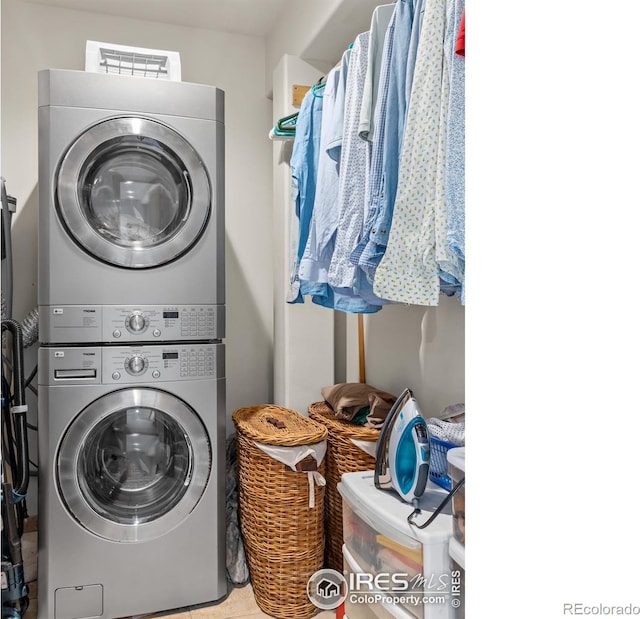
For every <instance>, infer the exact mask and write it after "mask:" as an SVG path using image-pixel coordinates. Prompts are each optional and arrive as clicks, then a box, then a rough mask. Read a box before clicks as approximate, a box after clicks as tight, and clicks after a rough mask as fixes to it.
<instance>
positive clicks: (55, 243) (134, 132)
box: [38, 69, 225, 341]
mask: <svg viewBox="0 0 640 619" xmlns="http://www.w3.org/2000/svg"><path fill="white" fill-rule="evenodd" d="M38 77H39V123H38V124H39V209H40V211H39V268H38V303H39V305H40V307H41V313H44V314H49V313H50V312H52V311H53V310H54V309H60V308H62V309H64V308H66V307H76V306H79V307H84V306H105V307H107V311H112V310H114V311H116V310H118V309H120V308H125V309H131V311H132V312H133V311H136V309H137V305H138V304H142V305H145V306H159V311H164V310H163V308H173V307H177V306H185V305H189V306H198V305H211V306H222V305H224V302H225V299H224V289H225V288H224V93H223V91H221V90H219V89H217V88H215V87H212V86H205V85H201V84H191V83H186V82H172V81H164V80H151V79H148V78H143V77H130V76H122V75H101V74H98V73H90V72H84V71H67V70H57V69H48V70H44V71H40V73H39V76H38ZM128 324H129V326H131V325H138V324H139V321H138V319H134V322H133V323H131V322H129V323H128ZM149 326H150V327H151V325H150V324H149ZM123 327H124V328H125V329H126V328H127V326H126V325H123ZM114 330H115V328H111V331H110V332H111V333H113V331H114ZM130 330H131V331H132V332H133V330H132V329H130ZM152 332H153V329H151V330H150V331H149V332H148V333H149V334H151V333H152ZM222 337H224V334H223V333H216V334H215V335H214V337H213V338H211V339H219V338H222ZM49 339H50V340H51V341H55V340H54V339H51V338H49ZM104 339H107V338H104ZM149 339H153V338H149ZM160 339H164V338H162V337H160ZM44 341H48V340H47V339H45V340H44ZM63 341H66V340H63Z"/></svg>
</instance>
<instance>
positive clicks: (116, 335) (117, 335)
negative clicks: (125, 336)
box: [113, 329, 122, 337]
mask: <svg viewBox="0 0 640 619" xmlns="http://www.w3.org/2000/svg"><path fill="white" fill-rule="evenodd" d="M121 335H122V331H120V329H115V330H114V332H113V337H120V336H121Z"/></svg>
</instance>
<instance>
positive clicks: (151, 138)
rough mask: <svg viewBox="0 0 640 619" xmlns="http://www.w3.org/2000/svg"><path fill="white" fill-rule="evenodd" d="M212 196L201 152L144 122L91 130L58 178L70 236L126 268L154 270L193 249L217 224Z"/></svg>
mask: <svg viewBox="0 0 640 619" xmlns="http://www.w3.org/2000/svg"><path fill="white" fill-rule="evenodd" d="M211 196H212V192H211V187H210V182H209V177H208V175H207V172H206V169H205V166H204V164H203V162H202V161H201V159H200V157H199V156H198V154H197V153H196V151H195V150H194V149H193V147H192V146H191V145H190V144H189V143H188V142H187V141H186V140H185V139H184V138H183V137H182V136H180V135H179V134H178V133H176V132H175V131H174V130H173V129H171V128H169V127H167V126H166V125H163V124H162V123H159V122H157V121H152V120H148V119H142V118H114V119H110V120H107V121H104V122H101V123H99V124H97V125H94V126H93V127H91V128H89V129H88V130H87V131H85V132H84V133H83V134H82V135H81V136H80V137H79V138H78V139H77V140H76V141H75V142H74V143H73V144H72V145H71V147H70V148H69V150H68V151H67V153H66V154H65V156H64V158H63V160H62V162H61V164H60V167H59V170H58V174H57V185H56V201H57V207H58V211H59V213H60V216H61V218H62V221H63V222H64V225H65V227H66V229H67V230H68V232H69V233H70V234H71V236H72V237H73V238H74V240H75V241H76V242H77V243H78V244H79V245H80V246H81V247H82V248H83V249H85V251H87V252H89V253H90V254H91V255H93V256H95V257H96V258H98V259H100V260H103V261H105V262H108V263H110V264H113V265H116V266H120V267H128V268H151V267H154V266H159V265H162V264H165V263H167V262H169V261H171V260H174V259H175V258H177V257H179V256H180V255H181V254H183V253H184V252H186V251H188V250H189V248H190V247H191V246H192V245H193V244H194V243H195V242H196V241H197V240H198V238H199V237H200V235H201V234H202V232H203V230H204V228H205V226H206V223H207V221H208V219H209V215H210V210H211Z"/></svg>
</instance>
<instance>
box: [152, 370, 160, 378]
mask: <svg viewBox="0 0 640 619" xmlns="http://www.w3.org/2000/svg"><path fill="white" fill-rule="evenodd" d="M151 376H153V377H154V378H160V372H159V371H158V370H153V372H151Z"/></svg>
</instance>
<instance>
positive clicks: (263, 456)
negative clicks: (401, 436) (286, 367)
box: [233, 405, 327, 619]
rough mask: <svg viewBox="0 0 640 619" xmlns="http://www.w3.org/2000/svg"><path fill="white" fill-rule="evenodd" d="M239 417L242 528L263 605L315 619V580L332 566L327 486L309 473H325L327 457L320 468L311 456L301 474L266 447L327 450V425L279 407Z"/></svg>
mask: <svg viewBox="0 0 640 619" xmlns="http://www.w3.org/2000/svg"><path fill="white" fill-rule="evenodd" d="M233 422H234V424H235V426H236V431H237V440H238V476H239V484H238V488H239V492H238V494H239V498H240V528H241V532H242V539H243V541H244V546H245V551H246V555H247V563H248V565H249V573H250V576H251V583H252V585H253V591H254V593H255V597H256V602H257V604H258V606H259V607H260V608H261V609H262V610H263V611H264V612H265V613H267V614H268V615H271V616H272V617H276V618H278V619H308V618H309V617H312V616H313V615H315V614H316V613H317V612H318V609H317V608H316V607H315V606H314V605H313V604H312V603H311V601H310V600H309V598H308V596H307V582H308V580H309V578H310V576H312V575H313V574H314V573H315V572H316V571H317V570H319V569H321V568H322V567H323V563H324V486H321V485H318V484H316V483H315V482H312V480H310V479H309V476H310V475H311V476H312V477H313V475H314V473H313V471H314V470H317V472H318V473H320V474H321V475H324V472H325V462H324V461H325V458H323V459H322V461H321V462H320V464H319V465H318V464H317V462H316V459H315V458H314V457H313V456H312V455H308V456H306V457H304V459H302V460H301V461H300V462H299V463H298V464H296V465H295V466H296V470H295V471H294V470H292V469H291V468H290V467H289V466H287V465H286V464H284V463H283V462H282V461H280V460H278V459H276V458H275V457H272V456H271V455H267V453H265V451H264V450H263V449H261V448H260V446H259V445H262V446H267V447H272V446H276V447H279V448H280V450H281V453H280V454H279V455H280V456H281V457H282V453H283V452H284V453H285V454H287V455H290V454H292V453H294V452H295V453H300V451H302V452H305V451H307V448H310V447H312V446H321V447H324V449H326V442H325V441H326V438H327V430H326V428H325V427H324V426H321V425H319V424H317V423H316V422H315V421H313V420H311V419H308V418H307V417H303V416H302V415H300V413H297V412H296V411H292V410H289V409H286V408H282V407H280V406H273V405H265V406H252V407H249V408H241V409H238V410H236V411H235V412H234V413H233ZM300 447H303V449H302V450H299V449H297V448H300ZM312 493H313V494H312Z"/></svg>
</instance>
